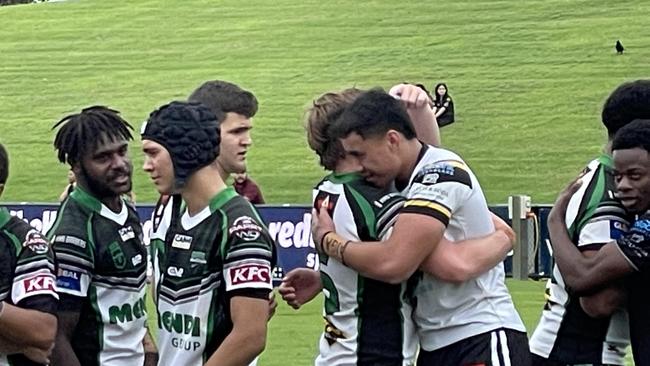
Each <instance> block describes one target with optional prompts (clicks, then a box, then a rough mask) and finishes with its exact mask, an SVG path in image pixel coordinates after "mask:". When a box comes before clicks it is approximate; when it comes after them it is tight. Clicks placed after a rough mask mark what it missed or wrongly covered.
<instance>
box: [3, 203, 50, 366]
mask: <svg viewBox="0 0 650 366" xmlns="http://www.w3.org/2000/svg"><path fill="white" fill-rule="evenodd" d="M57 299H58V295H57V293H56V276H55V265H54V253H53V252H52V248H51V247H50V245H49V243H48V242H47V240H46V239H45V238H44V237H43V236H42V235H41V234H40V233H39V232H38V231H37V230H36V229H34V228H33V227H31V226H30V225H29V224H27V223H26V222H24V221H23V220H21V219H19V218H17V217H13V216H11V215H10V214H9V211H7V209H6V208H4V207H2V208H0V301H5V302H7V303H8V304H12V305H16V306H18V307H20V308H24V309H31V310H38V311H43V312H47V313H51V314H55V313H56V306H57ZM5 336H10V335H5ZM5 365H18V366H23V365H24V366H27V365H36V363H33V362H32V361H30V360H28V359H27V358H25V357H24V356H22V355H11V356H6V355H3V354H1V353H0V366H5Z"/></svg>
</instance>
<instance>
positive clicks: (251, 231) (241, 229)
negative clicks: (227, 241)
mask: <svg viewBox="0 0 650 366" xmlns="http://www.w3.org/2000/svg"><path fill="white" fill-rule="evenodd" d="M233 234H234V235H235V236H237V237H238V238H240V239H242V240H246V241H253V240H256V239H257V238H259V237H260V235H262V228H261V227H260V226H259V225H258V224H257V222H255V220H253V219H252V218H251V217H249V216H242V217H238V218H237V219H236V220H235V222H233V224H232V226H231V227H230V228H229V229H228V235H233Z"/></svg>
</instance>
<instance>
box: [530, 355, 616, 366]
mask: <svg viewBox="0 0 650 366" xmlns="http://www.w3.org/2000/svg"><path fill="white" fill-rule="evenodd" d="M532 357H533V366H615V365H608V364H603V363H580V364H577V363H576V364H569V363H566V362H559V361H551V360H549V359H547V358H544V357H541V356H538V355H536V354H533V356H532Z"/></svg>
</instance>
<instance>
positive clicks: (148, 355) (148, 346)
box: [142, 328, 158, 366]
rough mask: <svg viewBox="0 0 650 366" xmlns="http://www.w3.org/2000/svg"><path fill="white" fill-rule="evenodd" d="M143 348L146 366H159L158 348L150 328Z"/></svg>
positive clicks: (145, 336)
mask: <svg viewBox="0 0 650 366" xmlns="http://www.w3.org/2000/svg"><path fill="white" fill-rule="evenodd" d="M142 346H143V348H144V366H156V365H157V364H158V348H157V347H156V343H155V342H154V341H153V337H152V336H151V332H150V331H149V328H147V332H146V333H145V334H144V338H143V339H142Z"/></svg>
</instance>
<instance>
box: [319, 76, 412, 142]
mask: <svg viewBox="0 0 650 366" xmlns="http://www.w3.org/2000/svg"><path fill="white" fill-rule="evenodd" d="M388 130H396V131H398V132H400V133H402V134H403V135H404V137H406V138H407V139H414V138H416V134H415V128H414V127H413V123H411V119H410V118H409V115H408V113H406V109H404V107H403V106H402V104H401V103H400V102H399V101H398V100H397V99H395V98H393V97H391V96H390V95H388V94H387V93H386V92H385V91H383V90H382V89H379V88H375V89H371V90H369V91H367V92H365V93H362V94H361V95H359V96H358V97H357V99H356V100H355V101H354V102H353V103H352V104H351V105H350V106H349V107H348V108H347V109H346V110H345V111H344V112H343V114H341V117H339V118H338V120H337V121H336V122H335V123H334V125H333V126H332V131H331V135H332V136H333V137H336V138H344V137H346V136H348V135H349V134H351V133H352V132H355V133H357V134H359V136H361V137H363V138H364V139H365V138H367V137H372V136H377V135H381V134H385V133H386V132H388Z"/></svg>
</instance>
